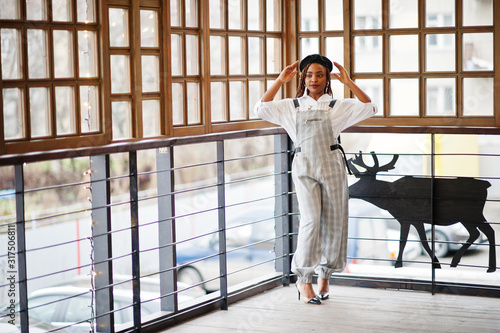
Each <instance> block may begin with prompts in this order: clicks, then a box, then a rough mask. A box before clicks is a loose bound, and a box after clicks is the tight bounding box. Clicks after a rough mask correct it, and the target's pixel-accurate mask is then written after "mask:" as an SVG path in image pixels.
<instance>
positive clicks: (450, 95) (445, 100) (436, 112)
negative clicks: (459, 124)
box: [426, 78, 456, 116]
mask: <svg viewBox="0 0 500 333" xmlns="http://www.w3.org/2000/svg"><path fill="white" fill-rule="evenodd" d="M455 104H456V103H455V79H453V78H443V79H427V109H426V114H427V115H428V116H454V115H455V114H456V112H455Z"/></svg>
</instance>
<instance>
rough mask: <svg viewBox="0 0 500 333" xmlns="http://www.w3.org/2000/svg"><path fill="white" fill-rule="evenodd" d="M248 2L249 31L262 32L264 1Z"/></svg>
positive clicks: (249, 0)
mask: <svg viewBox="0 0 500 333" xmlns="http://www.w3.org/2000/svg"><path fill="white" fill-rule="evenodd" d="M247 1H248V11H247V12H248V30H262V20H261V16H262V8H261V6H262V0H247Z"/></svg>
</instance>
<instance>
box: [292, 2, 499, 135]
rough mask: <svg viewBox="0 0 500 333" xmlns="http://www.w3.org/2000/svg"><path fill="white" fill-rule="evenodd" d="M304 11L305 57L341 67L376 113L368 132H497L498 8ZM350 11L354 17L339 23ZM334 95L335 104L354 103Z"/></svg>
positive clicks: (317, 6)
mask: <svg viewBox="0 0 500 333" xmlns="http://www.w3.org/2000/svg"><path fill="white" fill-rule="evenodd" d="M299 3H300V4H299V5H298V7H299V13H300V24H298V29H299V32H298V39H299V47H300V56H301V57H303V56H304V55H307V54H310V53H316V52H320V53H323V54H326V55H327V56H328V57H330V58H332V59H333V60H335V61H337V62H339V63H341V64H344V66H345V67H346V69H347V70H348V72H349V73H350V74H351V77H352V78H353V79H355V80H356V82H357V83H358V85H359V86H360V87H361V88H362V89H364V90H365V91H366V92H367V93H368V94H369V95H370V96H371V97H372V100H373V101H374V102H375V103H377V105H378V106H379V113H378V114H377V116H376V117H375V118H372V119H370V120H368V121H366V122H365V124H377V125H407V126H450V125H451V126H498V125H499V124H500V121H499V119H498V118H499V116H497V114H498V111H495V105H494V100H495V98H494V97H495V94H494V86H495V68H494V65H495V64H494V62H495V60H494V59H495V58H494V49H495V45H494V40H495V39H494V34H495V27H494V25H493V22H494V19H493V18H494V15H497V16H498V14H495V12H494V1H493V0H443V1H418V0H352V1H350V2H349V1H343V0H324V1H318V0H316V1H311V0H307V1H306V0H301V1H299ZM345 5H349V9H351V12H349V15H348V16H345V15H344V16H340V15H339V13H343V12H344V11H343V9H344V8H343V6H345ZM496 11H497V12H498V9H496ZM332 13H334V14H333V15H332ZM343 38H348V40H343ZM335 43H337V44H336V46H335V47H333V46H332V45H333V44H335ZM497 82H498V79H497ZM333 88H334V94H336V95H337V96H339V95H340V96H342V95H344V94H345V96H349V95H350V93H349V91H345V89H343V87H342V86H339V85H337V86H335V85H334V86H333ZM497 95H498V94H497ZM497 99H498V98H497Z"/></svg>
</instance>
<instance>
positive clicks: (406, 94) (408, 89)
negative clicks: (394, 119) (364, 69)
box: [390, 79, 420, 116]
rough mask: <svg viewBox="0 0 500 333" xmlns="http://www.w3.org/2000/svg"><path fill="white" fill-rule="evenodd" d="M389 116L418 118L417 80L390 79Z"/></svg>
mask: <svg viewBox="0 0 500 333" xmlns="http://www.w3.org/2000/svg"><path fill="white" fill-rule="evenodd" d="M390 87H391V97H390V100H391V116H418V115H419V108H420V104H419V93H418V92H419V89H418V79H391V81H390Z"/></svg>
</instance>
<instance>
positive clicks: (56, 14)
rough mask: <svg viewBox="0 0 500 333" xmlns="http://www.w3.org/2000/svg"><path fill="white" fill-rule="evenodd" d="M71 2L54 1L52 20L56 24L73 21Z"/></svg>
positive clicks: (63, 0) (66, 0) (65, 0)
mask: <svg viewBox="0 0 500 333" xmlns="http://www.w3.org/2000/svg"><path fill="white" fill-rule="evenodd" d="M71 2H72V1H70V0H52V20H54V21H56V22H70V21H73V15H72V13H73V11H72V10H71Z"/></svg>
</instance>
